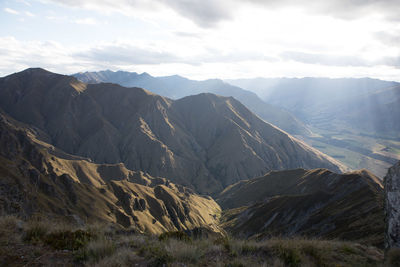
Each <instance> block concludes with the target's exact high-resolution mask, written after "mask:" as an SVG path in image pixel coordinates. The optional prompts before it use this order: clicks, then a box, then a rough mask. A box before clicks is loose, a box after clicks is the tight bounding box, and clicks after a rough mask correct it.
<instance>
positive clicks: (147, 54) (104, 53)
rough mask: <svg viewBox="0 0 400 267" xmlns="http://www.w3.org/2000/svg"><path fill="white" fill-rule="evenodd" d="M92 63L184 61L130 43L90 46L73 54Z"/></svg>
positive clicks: (172, 55) (121, 63) (159, 51)
mask: <svg viewBox="0 0 400 267" xmlns="http://www.w3.org/2000/svg"><path fill="white" fill-rule="evenodd" d="M73 56H74V57H77V58H80V59H84V60H89V61H91V62H92V63H101V64H117V65H143V64H146V65H152V64H163V63H179V62H184V60H182V59H181V58H179V57H178V56H176V55H174V54H173V53H170V52H167V51H162V50H157V49H154V48H150V47H148V48H141V47H138V46H135V45H131V44H117V43H115V44H107V45H101V46H95V47H91V48H89V49H87V50H84V51H80V52H77V53H74V54H73Z"/></svg>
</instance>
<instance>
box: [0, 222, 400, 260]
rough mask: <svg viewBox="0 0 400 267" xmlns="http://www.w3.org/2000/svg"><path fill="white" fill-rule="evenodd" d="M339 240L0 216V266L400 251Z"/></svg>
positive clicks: (378, 255) (377, 255) (367, 256)
mask: <svg viewBox="0 0 400 267" xmlns="http://www.w3.org/2000/svg"><path fill="white" fill-rule="evenodd" d="M388 255H389V256H388V258H387V259H386V261H384V256H383V251H382V250H381V249H379V248H376V247H373V246H365V245H362V244H358V243H353V242H344V241H338V240H330V241H328V240H311V239H302V238H297V239H296V238H295V239H280V238H273V239H268V240H263V241H252V240H239V239H231V238H229V237H226V236H222V235H220V236H218V235H215V236H214V235H211V236H210V235H209V236H208V237H205V236H203V237H201V238H194V237H189V236H188V235H186V234H185V233H183V232H167V233H164V234H162V235H160V236H154V235H144V234H139V233H133V232H127V231H126V230H123V229H120V228H116V226H115V225H112V226H104V225H85V226H81V227H77V226H71V225H67V224H64V223H54V222H49V221H46V220H31V221H29V222H23V221H21V220H19V219H17V218H16V217H13V216H5V217H0V266H61V265H62V266H396V264H395V263H396V261H397V262H399V261H398V260H399V259H400V253H399V252H398V251H394V252H391V253H389V254H388Z"/></svg>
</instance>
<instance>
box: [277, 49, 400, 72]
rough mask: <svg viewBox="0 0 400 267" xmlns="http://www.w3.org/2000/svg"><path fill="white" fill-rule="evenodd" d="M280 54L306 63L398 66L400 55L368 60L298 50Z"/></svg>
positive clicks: (342, 65) (282, 56)
mask: <svg viewBox="0 0 400 267" xmlns="http://www.w3.org/2000/svg"><path fill="white" fill-rule="evenodd" d="M280 56H281V58H282V59H283V60H293V61H297V62H301V63H306V64H319V65H327V66H339V67H345V66H352V67H373V66H378V65H385V66H390V67H395V68H400V57H396V56H394V57H382V58H380V59H377V60H373V61H368V60H365V59H363V58H361V57H357V56H345V55H325V54H313V53H304V52H298V51H285V52H283V53H281V54H280Z"/></svg>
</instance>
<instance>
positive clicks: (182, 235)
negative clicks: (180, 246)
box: [158, 231, 192, 242]
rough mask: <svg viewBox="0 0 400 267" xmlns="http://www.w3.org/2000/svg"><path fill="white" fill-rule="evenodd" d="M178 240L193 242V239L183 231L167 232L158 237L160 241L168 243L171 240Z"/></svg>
mask: <svg viewBox="0 0 400 267" xmlns="http://www.w3.org/2000/svg"><path fill="white" fill-rule="evenodd" d="M171 238H172V239H176V240H180V241H184V242H191V241H192V239H191V238H190V237H189V236H188V234H186V233H185V232H182V231H174V232H165V233H162V234H161V235H159V236H158V240H160V241H167V240H169V239H171Z"/></svg>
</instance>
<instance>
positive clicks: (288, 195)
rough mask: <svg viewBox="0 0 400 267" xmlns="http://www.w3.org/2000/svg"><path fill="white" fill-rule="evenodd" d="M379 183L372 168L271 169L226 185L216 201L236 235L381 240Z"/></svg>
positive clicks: (381, 197)
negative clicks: (345, 170)
mask: <svg viewBox="0 0 400 267" xmlns="http://www.w3.org/2000/svg"><path fill="white" fill-rule="evenodd" d="M383 197H384V196H383V187H382V184H381V182H380V180H379V179H378V178H377V177H376V176H374V175H373V174H372V173H370V172H368V171H366V170H361V171H356V172H350V173H345V174H336V173H333V172H331V171H328V170H326V169H314V170H304V169H296V170H288V171H279V172H275V171H274V172H270V173H268V174H266V175H265V176H262V177H259V178H254V179H250V180H245V181H240V182H238V183H236V184H234V185H231V186H229V187H228V188H226V189H225V190H224V191H223V192H222V193H221V194H220V195H219V197H218V199H217V202H218V203H219V204H220V205H221V207H222V208H223V209H224V210H225V211H224V216H223V224H222V225H223V227H225V229H227V230H228V231H230V232H232V233H235V235H237V236H241V237H245V238H251V237H253V238H266V237H270V236H276V235H279V236H286V237H293V236H307V237H316V238H327V239H334V238H338V239H344V240H357V241H358V242H364V243H369V244H374V245H377V246H380V247H382V246H383V232H384V218H383V217H384V214H383Z"/></svg>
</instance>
